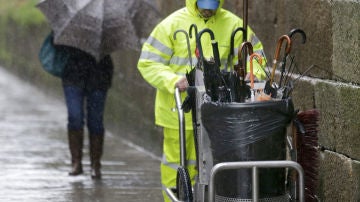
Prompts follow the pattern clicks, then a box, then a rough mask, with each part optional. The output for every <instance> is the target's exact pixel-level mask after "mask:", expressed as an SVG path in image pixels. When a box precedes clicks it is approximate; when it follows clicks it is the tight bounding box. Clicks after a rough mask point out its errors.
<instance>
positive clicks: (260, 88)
mask: <svg viewBox="0 0 360 202" xmlns="http://www.w3.org/2000/svg"><path fill="white" fill-rule="evenodd" d="M193 29H194V30H195V35H196V57H197V60H198V62H197V64H196V65H195V66H193V61H192V57H191V52H190V50H191V48H190V45H189V36H190V38H191V37H192V30H193ZM238 31H242V32H243V35H245V34H246V29H244V28H241V27H239V28H237V29H235V30H234V31H233V33H232V34H231V40H230V41H231V44H230V54H229V56H228V64H227V66H226V67H225V68H223V69H220V66H221V64H220V58H219V50H218V44H217V42H216V40H215V37H214V33H213V32H212V31H211V30H210V29H204V30H201V31H200V32H197V27H196V25H195V24H193V25H191V26H190V28H189V34H188V33H187V32H186V31H185V30H177V31H176V32H175V33H174V39H176V34H177V33H178V32H183V33H184V34H186V37H187V42H188V43H187V44H188V52H189V53H188V54H189V62H190V65H191V67H192V69H191V71H189V72H188V73H187V74H186V76H187V79H188V82H189V85H190V89H191V86H198V85H204V86H205V90H206V95H207V97H208V100H209V101H212V102H240V103H242V102H254V101H268V100H279V99H288V98H289V97H290V96H291V93H292V91H293V88H294V83H295V81H296V80H297V79H298V78H297V79H293V73H294V70H295V69H296V68H295V66H296V65H295V63H294V58H295V56H291V55H290V52H291V46H292V38H293V36H294V35H295V34H296V33H299V34H301V36H302V43H305V42H306V34H305V32H304V31H303V30H301V29H293V30H291V31H290V32H289V33H288V34H287V35H282V36H281V37H280V38H279V39H278V42H277V44H276V50H275V54H274V59H273V64H272V69H271V72H270V71H266V70H265V68H264V69H263V71H264V72H265V73H266V75H267V80H265V81H255V76H254V72H253V61H254V60H256V61H257V63H258V64H260V65H261V64H262V62H263V61H264V60H265V59H264V57H263V56H262V55H259V54H258V53H255V52H254V51H253V46H252V44H251V43H250V42H247V41H244V42H243V43H242V44H241V46H240V47H239V49H238V50H239V51H238V63H237V64H236V65H233V64H232V61H233V58H234V37H235V35H236V33H237V32H238ZM204 34H209V35H210V38H211V47H212V52H213V56H212V57H211V58H209V59H206V58H205V57H204V55H203V49H202V44H201V37H202V36H203V35H204ZM284 42H285V43H286V45H285V51H284V53H283V57H282V59H281V61H279V59H280V56H281V48H282V45H283V43H284ZM247 57H249V63H250V73H249V79H248V80H245V79H246V75H247V74H246V72H247V67H246V65H247V61H248V59H247ZM278 66H279V70H280V76H279V79H278V81H277V82H276V81H275V72H276V69H277V67H278ZM268 69H269V68H268ZM189 94H193V93H189Z"/></svg>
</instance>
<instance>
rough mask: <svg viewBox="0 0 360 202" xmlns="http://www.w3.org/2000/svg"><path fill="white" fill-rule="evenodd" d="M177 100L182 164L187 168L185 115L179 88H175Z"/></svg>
mask: <svg viewBox="0 0 360 202" xmlns="http://www.w3.org/2000/svg"><path fill="white" fill-rule="evenodd" d="M174 96H175V102H176V108H177V111H178V117H179V140H180V165H181V166H182V167H184V168H186V149H185V148H186V137H185V115H184V110H183V109H182V107H181V106H182V103H181V96H180V90H179V88H177V87H176V88H175V95H174Z"/></svg>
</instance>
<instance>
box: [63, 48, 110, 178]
mask: <svg viewBox="0 0 360 202" xmlns="http://www.w3.org/2000/svg"><path fill="white" fill-rule="evenodd" d="M64 48H65V49H66V51H68V53H70V57H69V59H68V62H67V65H66V66H65V69H64V73H63V76H62V86H63V90H64V95H65V101H66V107H67V113H68V124H67V128H68V140H69V149H70V154H71V164H72V170H71V171H70V172H69V175H72V176H75V175H79V174H82V173H83V168H82V163H81V160H82V150H83V141H84V125H85V121H84V120H85V119H86V124H87V129H88V132H89V145H90V163H91V177H92V178H93V179H100V178H101V170H100V169H101V162H100V160H101V156H102V153H103V145H104V133H105V129H104V123H103V115H104V108H105V100H106V96H107V91H108V89H109V88H110V86H111V81H112V76H113V69H114V67H113V62H112V58H111V56H110V55H106V56H104V57H103V58H102V59H101V60H100V61H96V59H95V57H93V56H92V55H90V54H88V53H86V52H84V51H82V50H80V49H77V48H73V47H64ZM85 103H86V105H85ZM85 109H86V110H85ZM85 116H86V117H85Z"/></svg>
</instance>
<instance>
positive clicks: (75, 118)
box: [64, 86, 84, 176]
mask: <svg viewBox="0 0 360 202" xmlns="http://www.w3.org/2000/svg"><path fill="white" fill-rule="evenodd" d="M64 95H65V101H66V107H67V112H68V124H67V127H68V141H69V150H70V154H71V166H72V169H71V171H70V172H69V175H73V176H74V175H79V174H82V173H83V169H82V163H81V160H82V149H83V142H84V131H83V125H84V118H83V117H84V112H83V101H84V99H83V92H82V90H81V89H80V88H77V87H72V86H65V87H64Z"/></svg>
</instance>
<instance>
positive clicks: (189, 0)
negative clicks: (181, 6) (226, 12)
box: [186, 0, 225, 16]
mask: <svg viewBox="0 0 360 202" xmlns="http://www.w3.org/2000/svg"><path fill="white" fill-rule="evenodd" d="M219 1H220V4H219V7H218V9H217V10H219V9H221V8H222V6H223V4H224V1H225V0H219ZM196 2H197V0H186V8H187V9H188V10H189V12H190V13H192V14H193V15H196V16H197V15H198V14H199V10H198V9H197V6H196Z"/></svg>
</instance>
